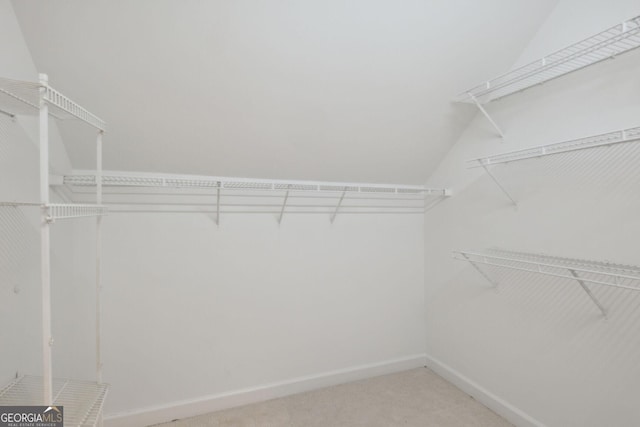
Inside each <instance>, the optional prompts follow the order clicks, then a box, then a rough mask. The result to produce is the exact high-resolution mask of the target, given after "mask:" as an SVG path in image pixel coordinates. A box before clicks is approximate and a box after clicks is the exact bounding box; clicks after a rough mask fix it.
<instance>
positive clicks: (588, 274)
mask: <svg viewBox="0 0 640 427" xmlns="http://www.w3.org/2000/svg"><path fill="white" fill-rule="evenodd" d="M453 258H454V259H457V260H460V261H466V262H469V263H470V264H471V265H472V266H473V267H474V268H475V269H476V270H477V271H478V272H479V273H480V274H481V275H482V276H483V277H484V278H485V279H487V280H488V281H489V283H491V285H492V286H497V285H498V283H497V282H496V280H495V279H493V278H492V277H491V276H490V275H489V274H488V273H487V272H486V271H484V270H483V269H481V268H480V265H487V266H492V267H498V268H505V269H510V270H518V271H523V272H528V273H532V274H538V275H544V276H549V277H555V278H560V279H567V280H570V281H573V282H575V283H577V284H579V285H580V287H581V288H582V290H584V291H585V293H586V294H587V295H588V296H589V298H591V300H592V301H593V303H594V304H595V305H596V306H597V307H598V309H599V310H600V311H601V313H602V315H603V316H605V317H606V315H607V311H606V309H605V308H604V306H603V305H602V304H601V303H600V301H599V300H598V299H597V298H596V296H595V295H594V294H593V292H592V291H591V289H590V287H589V285H595V286H606V287H610V288H618V289H625V290H631V291H640V267H636V266H630V265H622V264H613V263H608V262H599V261H590V260H583V259H574V258H563V257H555V256H549V255H543V254H533V253H526V252H514V251H506V250H501V249H493V250H491V251H485V252H468V251H453Z"/></svg>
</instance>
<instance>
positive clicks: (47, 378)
mask: <svg viewBox="0 0 640 427" xmlns="http://www.w3.org/2000/svg"><path fill="white" fill-rule="evenodd" d="M0 113H2V114H4V115H7V116H10V117H12V118H15V117H16V116H18V115H35V116H38V128H39V149H40V201H39V202H37V203H35V202H24V203H20V202H10V201H9V202H2V203H0V205H2V206H14V207H19V206H25V207H26V206H38V207H40V211H41V221H40V254H41V256H40V264H41V265H40V268H41V286H42V373H43V375H42V377H32V376H23V377H20V378H18V379H16V380H15V381H14V382H12V383H11V384H10V385H9V386H7V387H6V388H5V389H3V391H2V392H1V393H0V404H19V405H27V404H43V405H47V406H52V405H56V404H57V405H64V406H65V425H83V426H84V425H98V424H101V423H102V406H103V403H104V399H105V396H106V393H107V389H108V385H107V384H104V383H102V359H101V298H100V294H101V288H102V286H101V277H100V268H101V240H102V238H101V236H102V234H101V224H102V216H103V215H105V214H106V213H107V209H106V207H105V206H103V205H102V204H101V201H102V184H101V182H102V181H101V180H98V181H99V183H98V185H96V191H95V202H96V203H95V204H69V203H50V201H49V190H50V187H49V118H50V117H54V118H56V119H59V120H66V119H75V120H80V121H82V122H84V123H86V124H88V125H89V126H91V127H92V128H94V129H95V130H96V131H97V138H96V153H97V155H96V175H97V176H101V174H102V137H103V134H104V132H105V130H106V124H105V122H104V121H103V120H101V119H100V118H98V117H97V116H96V115H94V114H92V113H90V112H89V111H88V110H86V109H85V108H83V107H82V106H80V105H79V104H77V103H76V102H74V101H72V100H71V99H69V98H68V97H66V96H64V95H63V94H62V93H60V92H58V91H57V90H55V89H53V88H52V87H51V86H50V85H49V81H48V77H47V76H46V75H45V74H40V76H39V81H38V82H27V81H18V80H11V79H5V78H0ZM81 217H95V218H96V382H87V381H70V380H59V379H54V378H53V366H52V357H51V356H52V347H53V336H52V335H53V334H52V328H51V240H50V227H51V225H52V224H53V223H54V222H55V221H56V220H62V219H73V218H81Z"/></svg>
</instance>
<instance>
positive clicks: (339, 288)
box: [77, 213, 425, 425]
mask: <svg viewBox="0 0 640 427" xmlns="http://www.w3.org/2000/svg"><path fill="white" fill-rule="evenodd" d="M91 238H92V236H91V233H90V232H88V233H87V234H84V233H81V234H80V233H79V234H78V239H79V240H78V243H77V247H81V246H84V245H85V244H86V241H85V240H87V239H89V240H91ZM423 253H424V240H423V220H422V216H421V215H384V214H382V215H342V216H340V215H338V217H337V219H336V221H335V223H334V224H333V225H332V224H330V222H329V218H328V215H295V214H292V215H285V217H284V219H283V223H282V225H280V226H278V224H277V221H276V218H275V216H273V215H240V214H233V215H226V216H225V215H223V216H222V218H221V224H220V226H219V227H216V225H215V223H214V221H213V220H212V218H211V217H210V216H209V215H205V214H162V213H156V214H112V215H109V216H108V217H107V218H105V220H104V266H103V268H104V284H105V290H104V298H105V302H104V308H105V320H104V325H105V326H104V328H105V329H104V339H105V344H104V345H105V371H104V372H105V381H106V382H109V383H110V384H111V385H112V389H111V392H110V396H109V399H108V401H107V409H106V414H107V417H108V418H111V422H113V423H115V422H116V421H119V422H124V425H127V424H128V425H133V424H135V423H136V422H137V423H138V424H141V423H142V421H140V420H144V422H150V421H156V422H157V421H160V420H162V419H167V417H169V418H171V417H178V416H184V415H186V414H189V412H188V411H187V413H186V414H185V413H184V412H180V411H178V410H177V409H176V410H169V411H166V412H162V413H152V414H151V415H150V416H151V418H148V417H147V418H135V417H134V418H128V417H129V416H130V415H132V414H138V413H144V412H146V411H151V412H154V411H156V410H158V409H159V408H163V407H165V408H166V407H169V408H171V407H173V406H175V405H180V404H182V403H184V402H185V401H199V400H205V401H206V400H207V399H208V398H209V397H211V396H214V395H217V396H219V395H223V394H229V393H232V394H233V393H236V392H241V391H243V390H247V389H255V388H256V387H258V388H259V387H262V386H267V389H269V387H270V386H271V385H273V384H276V383H283V382H285V383H286V382H288V381H298V380H300V379H301V378H307V379H308V378H309V377H315V376H320V377H322V376H323V375H324V374H331V373H335V371H343V372H346V371H349V370H355V371H358V369H361V368H367V367H368V366H371V365H377V364H382V365H384V364H385V363H387V362H391V365H390V369H394V366H401V367H404V368H406V366H407V365H406V364H402V363H401V364H400V365H397V364H396V363H393V362H394V361H398V360H410V363H411V366H419V365H422V364H423V363H424V358H423V354H424V338H423V337H424V332H425V331H424V322H423V320H422V319H423V313H424V297H423V295H424V286H423V283H424V275H423V257H424V255H423ZM91 257H92V254H91V253H82V252H80V251H78V252H77V261H78V271H80V270H82V271H85V273H86V278H87V279H89V278H90V277H91V276H90V275H91V274H92V271H91V268H90V267H92V260H91ZM88 267H89V268H88ZM416 356H417V357H416ZM370 373H371V372H369V371H368V370H367V369H364V371H363V373H361V374H360V375H369V374H370ZM357 375H358V374H356V376H357ZM335 380H336V379H335V378H334V379H333V381H335ZM338 380H339V378H338ZM331 381H332V380H329V382H331ZM317 384H318V382H317V381H316V382H314V381H311V382H309V383H308V384H307V385H302V387H303V388H304V387H309V386H314V385H315V386H317ZM286 392H287V391H286V390H285V393H286ZM288 392H291V389H288ZM278 393H280V391H278ZM273 395H274V394H273V392H270V391H269V390H267V391H266V392H265V393H262V394H261V395H260V396H259V398H266V397H272V396H273ZM255 398H256V397H255V396H253V397H249V400H251V399H255ZM236 403H237V402H236ZM227 404H228V403H227ZM219 405H220V403H219V402H217V401H216V399H215V398H212V399H211V403H210V404H208V406H207V405H205V406H204V407H203V409H200V410H212V409H216V408H218V407H219ZM191 410H193V409H191ZM191 415H193V413H191ZM123 420H124V421H123ZM136 420H137V421H136ZM114 425H115V424H114ZM118 425H119V424H118Z"/></svg>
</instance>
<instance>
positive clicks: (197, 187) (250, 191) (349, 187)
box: [63, 172, 450, 214]
mask: <svg viewBox="0 0 640 427" xmlns="http://www.w3.org/2000/svg"><path fill="white" fill-rule="evenodd" d="M102 182H103V190H104V195H105V197H106V199H105V202H104V203H105V204H107V205H109V206H110V212H171V213H176V212H189V211H193V212H196V213H208V212H211V210H212V209H213V208H214V207H215V211H216V212H218V209H220V210H219V212H220V213H221V214H226V213H275V214H279V213H281V211H282V206H283V204H285V205H286V213H287V214H290V213H318V214H320V213H329V214H332V213H333V212H334V211H335V209H336V206H337V205H338V204H340V207H339V210H340V213H376V212H379V213H413V214H417V213H424V212H425V211H426V210H428V209H429V208H430V207H433V206H435V203H437V202H439V201H441V200H443V199H444V198H445V197H446V196H448V195H449V194H450V193H449V192H448V191H447V190H444V189H433V188H425V187H424V186H418V185H393V184H358V183H335V182H314V181H284V180H265V179H250V178H223V177H203V176H188V175H175V176H172V175H167V174H164V175H161V176H153V175H146V174H140V175H136V174H127V173H123V172H118V173H105V174H104V175H103V181H102ZM63 183H64V184H65V185H66V186H67V188H69V189H70V190H71V191H72V192H73V198H74V200H77V201H91V200H92V199H91V197H92V196H91V194H90V192H87V191H88V190H89V189H90V188H91V187H94V186H95V185H96V177H95V175H93V174H90V173H89V174H87V173H84V172H78V173H75V174H73V175H67V176H65V177H64V179H63ZM218 193H220V195H221V197H220V198H218V197H216V195H217V194H218ZM196 196H200V197H196ZM203 197H205V199H204V200H203ZM206 198H208V199H209V200H208V199H206ZM341 199H342V200H341Z"/></svg>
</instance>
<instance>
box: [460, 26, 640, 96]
mask: <svg viewBox="0 0 640 427" xmlns="http://www.w3.org/2000/svg"><path fill="white" fill-rule="evenodd" d="M637 47H640V16H636V17H634V18H631V19H629V20H628V21H625V22H623V23H621V24H618V25H615V26H613V27H611V28H609V29H606V30H604V31H602V32H601V33H598V34H596V35H594V36H592V37H589V38H587V39H584V40H582V41H579V42H577V43H574V44H572V45H570V46H568V47H566V48H564V49H561V50H558V51H556V52H554V53H552V54H550V55H548V56H545V57H543V58H541V59H539V60H537V61H534V62H531V63H529V64H526V65H524V66H522V67H519V68H516V69H514V70H511V71H509V72H507V73H505V74H502V75H500V76H498V77H495V78H493V79H491V80H487V81H486V82H484V83H482V84H480V85H478V86H475V87H473V88H471V89H469V90H466V91H464V92H463V93H461V94H460V95H458V96H457V97H456V98H455V101H457V102H468V103H476V102H479V103H480V104H485V103H489V102H491V101H495V100H497V99H500V98H503V97H505V96H507V95H511V94H514V93H517V92H520V91H522V90H525V89H527V88H529V87H531V86H535V85H538V84H540V83H544V82H547V81H549V80H552V79H555V78H558V77H561V76H563V75H565V74H569V73H571V72H574V71H577V70H580V69H582V68H584V67H588V66H589V65H593V64H595V63H598V62H600V61H603V60H605V59H608V58H613V57H615V56H617V55H620V54H621V53H624V52H628V51H630V50H632V49H635V48H637Z"/></svg>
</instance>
